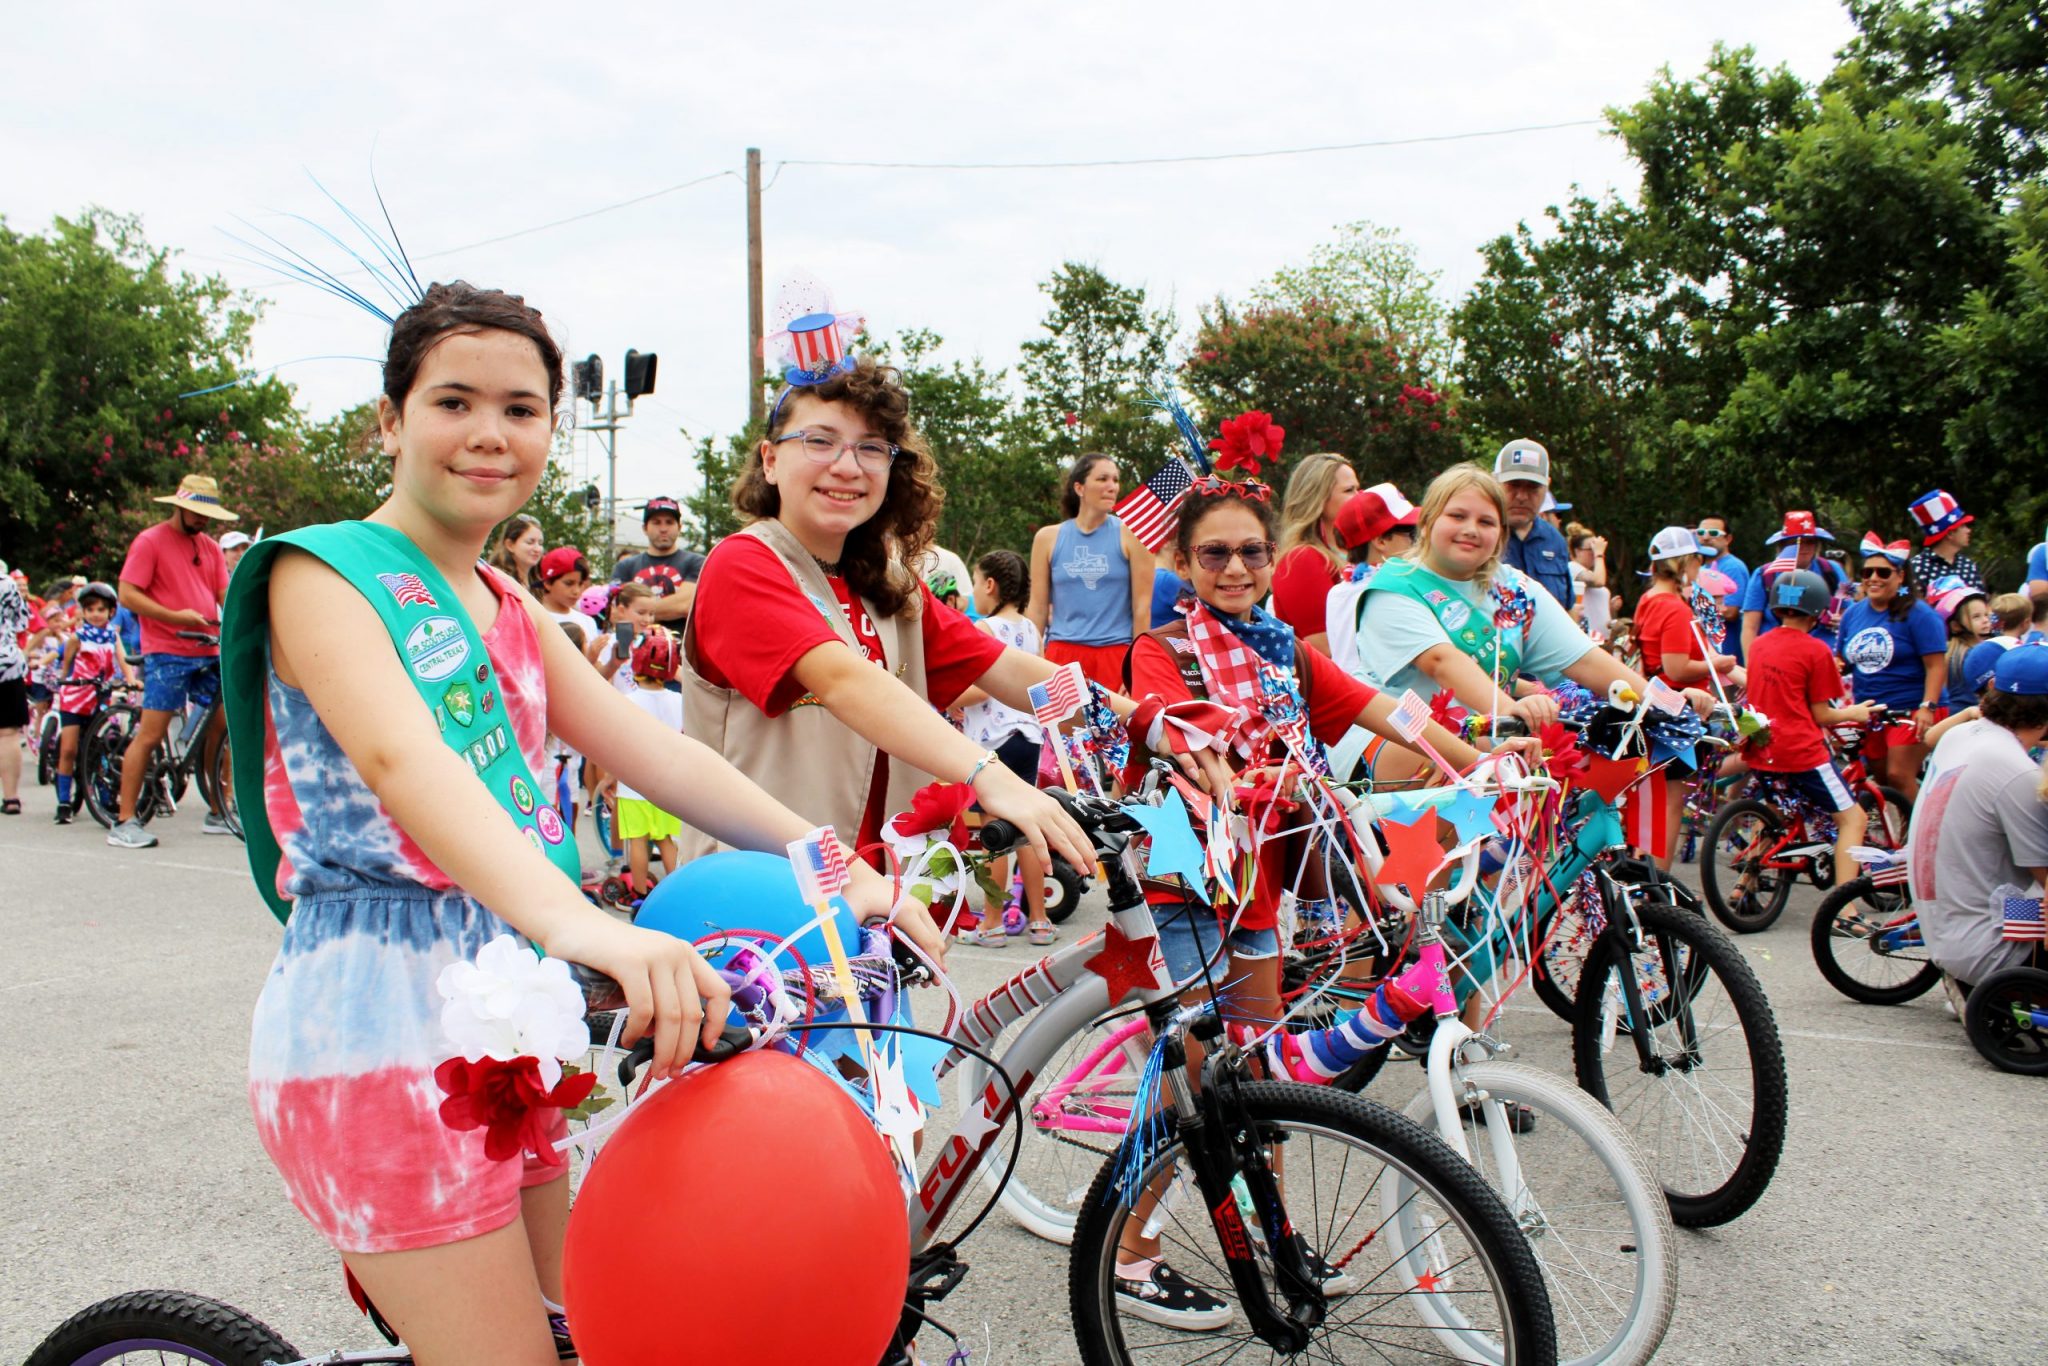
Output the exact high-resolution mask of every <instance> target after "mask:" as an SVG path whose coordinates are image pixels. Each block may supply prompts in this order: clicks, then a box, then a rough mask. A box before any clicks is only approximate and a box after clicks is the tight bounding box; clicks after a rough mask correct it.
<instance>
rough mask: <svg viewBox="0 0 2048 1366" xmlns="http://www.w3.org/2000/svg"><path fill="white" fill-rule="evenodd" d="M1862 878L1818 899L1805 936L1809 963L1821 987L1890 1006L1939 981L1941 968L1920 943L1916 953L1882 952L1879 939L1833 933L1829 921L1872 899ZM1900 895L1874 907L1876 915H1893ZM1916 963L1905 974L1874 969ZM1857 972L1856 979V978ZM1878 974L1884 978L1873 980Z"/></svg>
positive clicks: (1867, 882)
mask: <svg viewBox="0 0 2048 1366" xmlns="http://www.w3.org/2000/svg"><path fill="white" fill-rule="evenodd" d="M1877 890H1878V889H1877V888H1875V887H1874V886H1872V884H1871V881H1870V879H1869V878H1867V877H1859V878H1853V879H1851V880H1850V881H1848V882H1845V883H1843V884H1842V885H1841V886H1839V887H1837V888H1835V889H1834V890H1833V891H1831V892H1829V893H1828V894H1827V895H1826V896H1824V897H1822V898H1821V903H1820V908H1819V909H1818V910H1816V911H1815V912H1814V913H1813V930H1812V933H1811V934H1810V935H1809V936H1808V938H1809V940H1810V941H1811V943H1812V945H1813V965H1814V966H1815V967H1817V968H1819V969H1820V975H1821V976H1822V977H1824V978H1826V979H1827V984H1828V985H1829V986H1831V987H1833V988H1834V989H1835V990H1836V991H1839V992H1841V993H1842V994H1843V995H1844V996H1847V997H1848V998H1849V999H1850V1000H1852V1001H1861V1002H1862V1003H1863V1004H1865V1005H1871V1006H1896V1005H1904V1004H1905V1003H1906V1002H1908V1001H1911V1000H1914V999H1916V998H1918V997H1920V996H1924V995H1926V994H1927V993H1928V992H1929V991H1931V990H1933V989H1934V984H1935V983H1936V982H1939V981H1940V980H1941V969H1940V968H1938V967H1936V966H1935V964H1934V960H1933V959H1931V958H1929V957H1928V956H1927V949H1926V946H1925V945H1922V946H1920V947H1919V948H1918V949H1917V950H1907V951H1903V952H1886V951H1885V950H1884V948H1883V946H1882V944H1881V943H1880V942H1879V936H1877V935H1870V936H1867V937H1863V938H1858V937H1857V936H1855V935H1848V934H1838V933H1836V932H1835V918H1836V917H1837V916H1839V915H1841V914H1842V913H1843V912H1844V911H1846V910H1847V909H1849V908H1850V907H1851V906H1853V905H1855V904H1856V903H1857V902H1859V901H1863V902H1870V901H1872V894H1873V893H1875V892H1877ZM1885 890H1886V891H1889V892H1898V893H1903V892H1904V891H1905V888H1903V887H1892V888H1887V889H1885ZM1905 901H1906V898H1905V897H1904V896H1903V895H1900V896H1895V897H1886V898H1885V902H1884V903H1883V904H1881V905H1877V904H1875V903H1873V904H1874V906H1875V909H1877V910H1878V911H1879V913H1880V914H1884V913H1886V912H1891V913H1894V914H1896V913H1897V911H1898V910H1902V909H1903V908H1904V904H1905ZM1889 964H1903V965H1917V966H1914V967H1913V970H1912V971H1910V972H1906V971H1900V970H1897V969H1894V968H1891V967H1888V966H1884V967H1880V966H1879V965H1889ZM1859 973H1860V975H1859ZM1878 975H1882V976H1883V977H1885V978H1887V979H1888V980H1885V981H1873V980H1871V979H1872V978H1873V977H1875V976H1878Z"/></svg>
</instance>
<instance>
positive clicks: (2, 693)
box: [0, 678, 28, 730]
mask: <svg viewBox="0 0 2048 1366" xmlns="http://www.w3.org/2000/svg"><path fill="white" fill-rule="evenodd" d="M27 724H28V683H27V681H26V680H24V679H20V678H10V679H8V680H6V681H5V682H0V730H20V729H21V728H22V727H23V726H26V725H27Z"/></svg>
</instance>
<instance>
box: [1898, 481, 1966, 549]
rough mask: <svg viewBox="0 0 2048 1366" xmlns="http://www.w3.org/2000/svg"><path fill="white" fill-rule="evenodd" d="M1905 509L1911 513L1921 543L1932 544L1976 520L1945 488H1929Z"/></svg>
mask: <svg viewBox="0 0 2048 1366" xmlns="http://www.w3.org/2000/svg"><path fill="white" fill-rule="evenodd" d="M1906 511H1908V512H1910V513H1912V514H1913V521H1914V523H1915V524H1916V525H1917V526H1918V527H1919V528H1920V535H1921V538H1922V540H1921V544H1923V545H1933V544H1934V543H1935V542H1936V541H1938V540H1940V539H1941V538H1942V537H1944V536H1946V535H1948V534H1949V532H1951V531H1954V530H1955V529H1956V528H1957V527H1959V526H1964V525H1967V524H1968V523H1970V522H1974V521H1976V520H1977V519H1976V518H1975V517H1972V516H1971V515H1970V514H1969V513H1967V512H1965V511H1963V509H1962V505H1961V504H1960V503H1958V502H1956V500H1955V498H1954V496H1953V495H1951V494H1950V493H1949V491H1948V490H1947V489H1929V490H1928V491H1927V492H1925V493H1923V494H1921V495H1920V496H1919V497H1918V498H1915V499H1914V500H1913V501H1912V503H1911V504H1910V505H1909V506H1908V507H1907V508H1906Z"/></svg>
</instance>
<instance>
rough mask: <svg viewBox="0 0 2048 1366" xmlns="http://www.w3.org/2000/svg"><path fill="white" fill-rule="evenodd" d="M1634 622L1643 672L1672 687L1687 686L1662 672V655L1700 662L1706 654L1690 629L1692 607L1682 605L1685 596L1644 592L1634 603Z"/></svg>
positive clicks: (1688, 685)
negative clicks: (1640, 598)
mask: <svg viewBox="0 0 2048 1366" xmlns="http://www.w3.org/2000/svg"><path fill="white" fill-rule="evenodd" d="M1635 623H1636V643H1637V644H1638V645H1639V646H1640V647H1641V648H1642V652H1643V673H1644V674H1645V675H1646V676H1648V677H1650V678H1661V679H1663V680H1664V681H1665V682H1666V683H1669V684H1670V685H1671V686H1672V687H1674V688H1679V687H1691V686H1692V685H1691V684H1689V683H1688V684H1682V683H1680V682H1679V681H1678V680H1677V679H1675V678H1672V677H1670V676H1669V675H1668V674H1666V673H1665V672H1664V656H1665V655H1668V654H1669V655H1683V656H1684V657H1685V658H1687V659H1697V660H1702V661H1704V660H1705V659H1706V657H1707V655H1706V651H1705V650H1703V649H1702V648H1701V647H1700V641H1699V636H1698V634H1697V633H1696V632H1695V631H1694V630H1693V624H1694V623H1693V615H1692V609H1691V608H1690V607H1688V606H1686V605H1685V598H1684V597H1683V596H1682V595H1681V594H1678V593H1645V594H1643V597H1642V600H1641V601H1640V602H1638V603H1637V604H1636V614H1635Z"/></svg>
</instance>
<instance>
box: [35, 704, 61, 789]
mask: <svg viewBox="0 0 2048 1366" xmlns="http://www.w3.org/2000/svg"><path fill="white" fill-rule="evenodd" d="M62 734H63V718H62V717H60V716H58V714H57V709H56V708H55V707H52V708H50V710H48V711H46V712H44V713H43V723H42V724H41V725H40V726H37V727H36V784H37V786H39V787H48V786H49V785H50V784H51V782H53V781H54V780H55V779H56V777H57V741H58V739H59V737H60V736H61V735H62Z"/></svg>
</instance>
